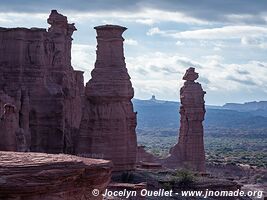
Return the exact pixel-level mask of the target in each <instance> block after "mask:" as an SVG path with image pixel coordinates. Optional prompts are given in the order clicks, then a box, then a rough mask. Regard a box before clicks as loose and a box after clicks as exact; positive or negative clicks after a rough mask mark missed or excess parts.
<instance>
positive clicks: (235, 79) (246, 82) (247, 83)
mask: <svg viewBox="0 0 267 200" xmlns="http://www.w3.org/2000/svg"><path fill="white" fill-rule="evenodd" d="M226 79H227V80H230V81H235V82H238V83H241V84H244V85H246V86H250V85H252V86H255V85H257V84H256V83H255V82H254V81H252V80H249V79H239V78H236V77H234V76H227V77H226Z"/></svg>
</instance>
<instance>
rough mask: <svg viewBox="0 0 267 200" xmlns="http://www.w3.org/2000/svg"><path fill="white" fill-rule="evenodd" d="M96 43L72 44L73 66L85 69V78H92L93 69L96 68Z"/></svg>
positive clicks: (77, 68) (86, 79)
mask: <svg viewBox="0 0 267 200" xmlns="http://www.w3.org/2000/svg"><path fill="white" fill-rule="evenodd" d="M95 49H96V48H95V46H94V45H85V44H73V45H72V50H71V51H72V52H71V53H72V60H71V62H72V66H73V68H74V69H76V70H81V71H84V72H85V73H84V80H85V82H87V81H88V80H89V79H90V78H91V74H90V73H91V71H92V69H93V68H94V62H95V59H96V55H95Z"/></svg>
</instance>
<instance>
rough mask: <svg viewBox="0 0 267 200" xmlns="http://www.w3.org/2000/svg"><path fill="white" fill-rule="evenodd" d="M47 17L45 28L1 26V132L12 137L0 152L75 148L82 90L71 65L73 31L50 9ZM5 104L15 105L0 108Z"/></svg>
mask: <svg viewBox="0 0 267 200" xmlns="http://www.w3.org/2000/svg"><path fill="white" fill-rule="evenodd" d="M47 21H48V23H49V24H50V25H51V27H50V28H49V29H48V31H46V30H45V29H40V28H31V29H26V28H0V111H1V116H2V117H1V118H2V119H1V121H0V127H1V129H2V131H1V133H0V135H1V137H2V136H5V135H9V136H10V135H13V136H14V135H16V137H15V138H16V141H17V142H14V137H13V136H12V139H10V138H7V137H5V138H6V140H8V141H7V142H8V143H10V145H9V147H8V148H6V147H5V145H3V144H2V143H0V150H17V151H25V150H31V151H39V152H50V153H59V152H66V153H72V152H74V142H73V141H74V137H75V135H76V134H77V131H78V129H79V125H80V121H81V115H82V112H81V109H82V106H81V104H82V98H81V96H82V95H83V90H84V86H83V75H82V74H83V73H82V72H80V71H75V70H73V68H72V66H71V42H72V38H71V36H72V33H73V31H75V30H76V29H75V26H74V24H69V23H68V21H67V18H66V17H65V16H63V15H61V14H59V13H57V11H55V10H53V11H52V12H51V14H50V16H49V18H48V20H47ZM5 104H11V105H12V106H14V108H15V109H13V110H12V111H8V112H4V109H5V108H4V105H5ZM9 110H10V109H9ZM11 118H12V120H11ZM11 121H12V123H11ZM2 127H3V128H2ZM7 130H8V131H7ZM23 138H25V141H26V147H23V145H24V146H25V144H23ZM11 140H12V141H11ZM11 143H12V144H11ZM15 143H16V144H15ZM11 146H12V147H11Z"/></svg>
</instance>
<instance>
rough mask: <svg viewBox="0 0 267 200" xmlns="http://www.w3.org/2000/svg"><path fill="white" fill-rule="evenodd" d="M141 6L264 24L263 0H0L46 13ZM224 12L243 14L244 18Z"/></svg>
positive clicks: (5, 5) (0, 6)
mask: <svg viewBox="0 0 267 200" xmlns="http://www.w3.org/2000/svg"><path fill="white" fill-rule="evenodd" d="M143 8H154V9H160V10H165V11H173V12H176V11H177V12H182V13H184V14H186V15H188V16H192V17H195V18H198V19H202V20H207V21H224V22H241V23H248V24H261V23H266V20H264V18H263V17H262V16H261V14H262V13H263V12H265V13H266V10H267V3H266V0H257V1H252V0H200V1H196V0H97V1H93V0H45V1H44V0H1V3H0V11H2V12H7V11H14V12H48V11H49V10H51V9H59V10H61V11H76V12H96V11H111V10H113V11H130V12H137V11H139V10H141V9H143ZM227 15H246V17H244V18H242V17H241V18H239V17H232V18H231V17H230V18H229V17H227Z"/></svg>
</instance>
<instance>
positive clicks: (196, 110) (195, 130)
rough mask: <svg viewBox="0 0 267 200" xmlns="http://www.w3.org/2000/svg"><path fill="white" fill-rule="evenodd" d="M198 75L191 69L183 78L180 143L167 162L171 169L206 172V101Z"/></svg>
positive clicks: (172, 150)
mask: <svg viewBox="0 0 267 200" xmlns="http://www.w3.org/2000/svg"><path fill="white" fill-rule="evenodd" d="M197 78H198V73H196V72H195V69H194V68H189V69H188V70H187V71H186V74H185V75H184V77H183V80H185V83H184V86H183V87H182V88H181V90H180V98H181V107H180V115H181V118H180V133H179V142H178V144H176V145H175V146H174V147H173V148H172V149H171V151H170V153H171V156H170V157H169V158H167V160H166V161H165V165H167V166H169V167H179V166H182V167H185V168H189V169H191V170H194V171H199V172H205V150H204V142H203V125H202V122H203V120H204V116H205V101H204V95H205V93H206V92H205V91H203V89H202V87H201V85H200V84H199V83H197V82H195V80H196V79H197Z"/></svg>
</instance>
